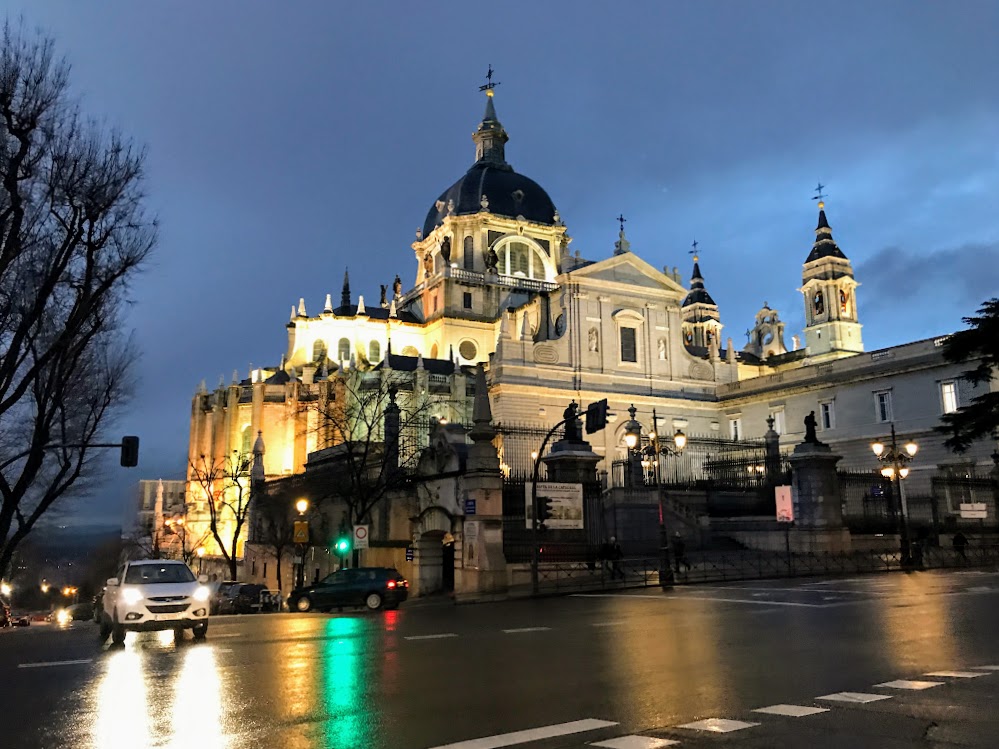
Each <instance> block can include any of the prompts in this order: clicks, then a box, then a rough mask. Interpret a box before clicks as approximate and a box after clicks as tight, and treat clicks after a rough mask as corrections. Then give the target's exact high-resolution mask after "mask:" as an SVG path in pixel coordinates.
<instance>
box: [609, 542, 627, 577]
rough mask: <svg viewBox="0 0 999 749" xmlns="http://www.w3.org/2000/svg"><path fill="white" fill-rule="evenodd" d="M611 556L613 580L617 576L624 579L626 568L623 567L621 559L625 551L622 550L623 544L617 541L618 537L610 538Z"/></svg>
mask: <svg viewBox="0 0 999 749" xmlns="http://www.w3.org/2000/svg"><path fill="white" fill-rule="evenodd" d="M610 558H611V580H613V579H614V578H616V577H620V578H621V579H622V580H624V570H623V569H621V559H623V558H624V552H623V551H622V550H621V544H619V543H618V542H617V538H615V537H614V536H611V540H610Z"/></svg>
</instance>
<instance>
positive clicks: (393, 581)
mask: <svg viewBox="0 0 999 749" xmlns="http://www.w3.org/2000/svg"><path fill="white" fill-rule="evenodd" d="M386 587H389V588H394V587H395V580H389V581H388V583H386Z"/></svg>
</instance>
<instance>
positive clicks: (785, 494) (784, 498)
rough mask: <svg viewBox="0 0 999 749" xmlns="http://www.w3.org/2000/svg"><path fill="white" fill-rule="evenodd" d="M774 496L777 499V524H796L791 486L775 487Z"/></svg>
mask: <svg viewBox="0 0 999 749" xmlns="http://www.w3.org/2000/svg"><path fill="white" fill-rule="evenodd" d="M774 496H775V497H776V499H777V522H778V523H793V522H794V501H793V500H792V499H791V487H790V486H777V487H774Z"/></svg>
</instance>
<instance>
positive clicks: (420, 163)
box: [2, 0, 999, 522]
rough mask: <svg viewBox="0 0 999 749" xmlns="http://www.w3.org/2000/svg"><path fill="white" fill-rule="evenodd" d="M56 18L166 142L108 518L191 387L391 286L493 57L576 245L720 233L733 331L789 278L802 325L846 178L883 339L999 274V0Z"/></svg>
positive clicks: (146, 472)
mask: <svg viewBox="0 0 999 749" xmlns="http://www.w3.org/2000/svg"><path fill="white" fill-rule="evenodd" d="M2 6H3V7H4V10H5V13H6V15H7V16H8V17H9V18H14V19H16V18H17V17H18V16H23V18H24V20H25V22H26V23H27V24H28V25H29V26H39V27H41V28H42V29H44V30H45V31H46V32H47V33H49V34H51V35H53V36H54V37H55V39H56V41H57V44H58V48H59V50H60V52H62V53H63V54H64V55H65V56H66V57H67V59H68V60H69V62H70V63H71V64H72V66H73V73H72V84H73V89H74V91H75V93H76V94H78V95H79V96H80V97H81V98H82V100H83V106H84V109H85V110H86V111H87V112H88V113H90V114H91V115H93V116H95V117H98V118H101V119H103V120H105V121H106V122H107V123H109V124H111V125H115V126H117V127H119V128H121V129H122V130H123V131H124V132H126V133H127V134H129V135H130V136H132V137H133V138H135V139H136V141H138V142H140V143H144V144H146V145H147V146H148V182H147V188H148V193H149V205H150V208H151V209H152V211H153V212H155V213H157V214H158V215H159V218H160V221H161V223H162V238H161V242H160V245H159V248H158V250H157V252H156V255H155V257H154V260H153V262H152V263H151V264H150V265H149V267H148V268H147V269H146V272H145V273H144V275H143V276H142V278H141V279H140V281H139V283H138V284H136V286H135V287H134V289H133V290H132V298H133V299H134V306H133V308H132V311H131V318H130V323H131V325H132V327H134V329H135V335H136V340H137V343H138V344H139V346H140V347H141V349H142V352H143V356H142V360H141V362H140V364H139V375H140V383H141V384H140V387H139V391H138V393H137V395H136V399H135V401H134V403H133V404H132V405H131V406H130V408H129V410H128V413H127V415H126V416H125V417H124V418H123V419H122V420H121V422H120V424H118V425H116V427H115V429H114V431H115V433H116V434H117V433H121V434H132V433H134V434H138V435H140V437H141V440H142V455H141V460H140V467H139V468H137V469H130V470H125V469H121V468H118V467H117V460H116V457H117V456H115V461H114V464H113V466H111V467H109V469H108V481H107V482H106V484H105V486H104V488H103V489H102V490H100V491H99V492H98V493H97V494H95V495H94V496H93V497H90V498H86V499H81V500H74V502H75V504H74V512H75V514H76V515H77V516H78V517H81V518H86V519H87V520H92V519H96V520H101V521H104V520H107V521H110V522H117V521H118V520H119V519H120V509H121V507H122V504H123V497H124V496H125V492H126V491H127V488H128V486H129V485H130V484H132V483H134V482H135V481H136V480H138V479H140V478H157V477H163V478H168V477H175V478H180V477H182V476H183V472H184V465H185V460H186V451H187V437H188V424H189V416H190V407H191V397H192V395H193V393H194V391H195V388H196V387H197V385H198V383H199V381H201V380H202V379H205V380H206V381H207V383H208V386H209V387H210V388H212V387H214V386H215V385H216V383H217V382H218V379H219V376H220V375H224V376H225V378H226V381H227V382H228V380H229V379H230V378H231V376H232V371H233V369H238V370H239V372H240V375H241V376H242V377H245V376H247V373H248V369H249V365H250V363H251V362H252V363H253V364H255V365H257V366H263V365H271V366H273V365H276V364H277V363H278V361H279V359H280V357H281V354H282V352H283V351H284V349H285V345H286V340H287V339H286V333H285V329H284V325H285V323H286V322H287V320H288V313H289V310H290V308H291V305H292V304H297V302H298V299H299V297H304V298H305V301H306V305H307V308H308V310H309V312H310V314H311V313H315V312H318V311H319V310H320V309H321V306H322V303H323V300H324V297H325V295H326V294H327V293H332V294H333V295H334V299H336V298H337V294H338V293H339V290H340V284H341V280H342V277H343V271H344V267H345V266H349V268H350V276H351V288H352V290H353V292H354V294H355V295H356V294H358V293H361V294H364V295H365V298H366V300H370V301H369V303H371V302H374V303H377V300H378V284H379V283H390V282H391V280H392V277H393V276H394V275H395V274H396V273H398V274H399V275H400V276H401V277H402V278H403V281H404V284H405V285H406V287H407V288H408V287H409V286H410V285H411V284H412V283H413V279H414V277H415V272H416V263H415V260H414V257H413V251H412V249H411V248H410V243H411V242H412V241H413V240H414V232H415V229H416V227H417V226H421V225H422V223H423V220H424V217H425V215H426V213H427V210H428V208H429V207H430V205H431V204H432V203H433V201H434V200H435V199H436V198H437V196H438V195H439V194H440V193H441V192H442V191H443V190H444V189H445V188H447V187H448V186H449V185H450V184H451V183H452V182H454V181H455V180H456V179H457V178H458V177H459V176H461V174H462V173H464V171H465V170H466V169H467V168H468V166H470V164H471V163H472V161H473V160H474V158H473V157H474V147H473V143H472V141H471V133H472V131H473V130H474V128H475V126H476V125H477V123H478V121H479V119H481V116H482V111H483V106H484V98H483V96H482V94H481V93H479V91H478V86H479V85H480V84H481V83H483V82H484V80H483V79H484V74H485V71H486V67H487V65H488V64H492V65H493V67H494V68H495V69H496V80H498V81H500V82H501V85H500V86H499V88H498V89H497V91H496V99H495V102H496V110H497V113H498V115H499V118H500V120H501V121H502V123H503V125H504V126H505V127H506V129H507V131H508V132H509V134H510V143H509V144H508V145H507V158H508V160H509V161H510V163H511V164H512V165H513V166H514V168H515V169H516V170H517V171H519V172H521V173H523V174H526V175H528V176H530V177H531V178H533V179H534V180H536V181H537V182H539V183H540V184H541V185H542V186H543V187H544V188H545V189H546V190H547V191H548V193H549V194H550V195H551V197H552V199H553V200H554V202H555V205H556V206H557V208H558V210H559V212H560V214H561V216H562V219H563V220H564V221H565V222H566V224H567V225H568V228H569V233H570V235H571V236H572V237H573V242H572V244H571V245H570V250H573V251H575V250H579V251H580V252H581V253H582V255H583V257H586V258H589V259H601V258H604V257H607V256H609V255H610V254H611V253H612V252H613V243H614V241H615V239H616V238H617V237H616V234H617V222H616V221H615V220H614V217H615V216H617V215H618V213H620V212H623V213H624V215H625V216H626V217H627V219H628V223H627V226H626V229H627V234H628V238H629V240H630V241H631V243H632V250H633V251H634V252H635V253H636V254H638V255H639V256H641V257H642V258H644V259H645V260H647V261H648V262H650V263H651V264H653V265H655V266H657V267H662V266H663V265H669V266H671V267H672V266H674V265H676V266H679V267H680V269H681V272H682V274H683V276H684V278H685V279H686V278H689V275H690V266H691V263H690V257H689V255H688V254H687V251H688V249H689V248H690V244H691V242H692V241H693V240H694V239H695V238H696V239H697V241H698V242H699V246H700V249H701V251H702V252H701V269H702V270H703V272H704V275H705V278H706V283H707V288H708V289H709V291H710V292H711V294H712V296H713V297H714V298H715V300H716V301H717V302H718V304H719V307H720V310H721V319H722V323H724V324H725V326H726V327H725V331H724V333H723V337H728V336H731V337H732V338H733V340H734V342H735V344H736V346H737V347H738V348H741V347H742V346H743V345H744V344H745V335H744V331H745V330H746V329H747V328H749V327H751V326H752V323H753V316H754V314H755V313H756V311H757V310H758V309H759V308H760V306H761V305H762V304H763V302H764V301H768V302H769V303H770V305H771V306H772V307H774V308H775V309H778V310H779V311H780V312H781V313H782V316H783V317H784V318H785V320H786V321H787V343H788V345H789V346H790V344H791V334H793V333H796V332H799V331H800V329H801V327H802V325H803V317H804V315H803V309H802V301H801V295H800V294H799V293H798V292H797V288H798V286H800V284H801V266H802V263H803V262H804V260H805V257H806V256H807V254H808V251H809V249H810V247H811V244H812V241H813V238H814V233H813V230H814V228H815V222H816V206H815V203H814V201H812V200H811V197H812V194H813V190H814V187H815V185H816V183H817V182H818V181H820V180H821V182H822V183H823V184H825V185H826V186H827V188H826V192H827V193H828V198H827V199H826V210H827V214H828V217H829V222H830V224H831V225H832V228H833V236H834V238H835V239H836V241H837V243H838V244H839V246H840V247H841V248H842V250H843V251H844V252H845V253H846V255H847V256H848V257H849V258H850V259H851V260H852V262H853V265H854V269H855V273H856V277H857V280H858V281H860V283H861V284H862V285H861V287H860V289H859V292H858V305H859V312H860V319H861V322H862V323H863V324H864V333H863V335H864V342H865V345H866V347H867V349H868V350H873V349H877V348H881V347H885V346H891V345H895V344H898V343H903V342H906V341H910V340H914V339H919V338H926V337H930V336H934V335H939V334H942V333H946V332H949V331H952V330H954V329H956V328H957V327H959V326H960V324H961V322H960V321H961V317H962V316H965V315H968V314H970V313H972V312H973V311H974V310H975V308H976V307H977V306H978V305H979V304H980V303H981V302H982V301H983V300H984V299H985V298H987V297H989V296H994V295H996V294H997V293H999V262H997V261H999V201H997V199H996V195H997V194H999V169H997V168H999V145H997V143H999V141H997V137H996V136H997V134H999V44H997V43H996V30H997V29H999V3H996V2H995V1H994V0H978V1H963V0H959V1H957V2H950V3H941V2H930V1H921V2H917V1H915V0H898V1H897V2H896V1H888V0H877V1H875V2H872V1H871V0H863V1H861V2H842V1H839V2H834V3H825V4H820V3H808V2H801V1H800V0H785V1H784V2H777V1H764V0H752V1H751V2H736V1H734V0H733V1H731V2H715V1H710V0H701V1H700V2H696V3H694V2H664V1H662V0H659V1H656V2H629V3H613V4H612V3H596V2H537V0H535V1H534V2H516V1H509V0H508V1H507V2H502V3H467V2H461V3H459V2H452V3H446V2H436V3H403V2H396V3H382V2H361V3H346V2H318V1H317V2H285V3H274V2H257V1H251V0H243V1H241V2H209V3H204V2H149V1H147V2H135V0H128V1H122V2H101V3H81V2H79V1H78V0H66V1H64V2H56V1H54V0H22V1H20V2H17V1H15V0H9V1H8V2H4V3H2Z"/></svg>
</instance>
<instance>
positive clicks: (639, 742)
mask: <svg viewBox="0 0 999 749" xmlns="http://www.w3.org/2000/svg"><path fill="white" fill-rule="evenodd" d="M679 743H680V742H679V741H673V739H655V738H652V737H651V736H621V737H619V738H616V739H608V740H607V741H595V742H594V743H592V744H590V746H601V747H604V749H661V748H662V747H664V746H673V745H674V744H679Z"/></svg>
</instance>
